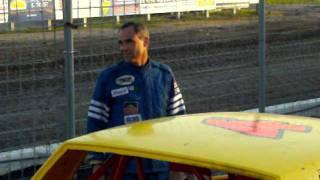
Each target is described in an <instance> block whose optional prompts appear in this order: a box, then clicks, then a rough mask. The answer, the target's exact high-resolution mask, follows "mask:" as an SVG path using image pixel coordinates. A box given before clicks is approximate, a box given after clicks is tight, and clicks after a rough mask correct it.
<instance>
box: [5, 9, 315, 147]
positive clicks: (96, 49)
mask: <svg viewBox="0 0 320 180" xmlns="http://www.w3.org/2000/svg"><path fill="white" fill-rule="evenodd" d="M266 14H267V15H268V16H267V28H266V30H267V35H266V37H267V46H266V52H267V54H266V58H267V79H268V80H267V104H268V105H273V104H281V103H286V102H292V101H297V100H304V99H311V98H316V97H319V95H320V83H319V82H320V71H319V68H320V61H319V58H320V54H319V50H320V49H319V47H320V21H319V17H320V7H319V6H268V7H267V11H266ZM151 31H152V34H151V39H152V40H151V42H152V44H151V49H150V54H151V57H152V58H153V59H156V60H159V61H161V62H163V63H167V64H169V65H170V66H171V67H172V68H173V70H174V72H175V74H176V77H177V79H178V81H179V84H180V86H181V90H182V93H183V95H184V97H185V101H186V104H187V108H188V112H189V113H197V112H207V111H239V110H246V109H251V108H255V107H257V106H258V77H259V74H258V21H257V17H247V18H239V17H234V18H231V19H214V17H211V19H210V20H207V21H199V22H198V21H194V22H183V21H179V22H172V23H167V24H165V25H164V26H161V27H156V28H151ZM62 33H63V32H56V33H53V32H49V33H28V34H23V33H17V34H0V39H1V41H2V44H3V47H1V48H0V59H1V61H0V107H1V108H0V124H1V125H0V126H1V128H0V129H1V132H0V149H1V151H6V150H9V149H14V148H20V147H24V146H34V145H36V144H47V143H51V142H55V141H60V140H61V139H63V138H64V137H65V136H64V128H63V127H64V125H65V122H64V121H65V108H66V103H65V95H64V80H63V74H64V73H63V53H62V52H63V39H62V37H63V34H62ZM115 33H116V31H115V30H110V29H87V30H83V29H81V30H75V31H74V35H75V49H76V51H77V53H76V54H75V55H76V58H75V81H76V118H77V133H78V134H81V133H84V131H85V121H86V113H87V107H88V102H89V100H90V96H91V93H92V88H93V86H94V84H95V80H96V77H97V75H98V74H99V72H100V71H101V70H102V69H103V68H104V67H106V66H108V65H110V64H112V63H115V62H117V60H118V58H119V57H120V56H119V54H118V53H117V45H116V39H115V38H114V37H115ZM311 116H315V115H311Z"/></svg>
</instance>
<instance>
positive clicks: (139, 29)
mask: <svg viewBox="0 0 320 180" xmlns="http://www.w3.org/2000/svg"><path fill="white" fill-rule="evenodd" d="M128 27H133V29H134V32H135V33H136V34H139V33H140V34H141V35H142V36H143V37H147V38H149V30H148V28H147V27H146V26H145V25H143V24H141V23H135V22H127V23H124V24H123V25H122V26H121V27H120V29H119V31H120V30H122V29H126V28H128Z"/></svg>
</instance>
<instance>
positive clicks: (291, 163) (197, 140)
mask: <svg viewBox="0 0 320 180" xmlns="http://www.w3.org/2000/svg"><path fill="white" fill-rule="evenodd" d="M91 151H95V152H108V153H112V154H113V156H112V158H110V159H109V160H108V161H107V162H106V163H105V164H104V165H103V166H102V167H101V168H100V169H99V170H98V171H97V172H96V173H95V174H93V175H91V176H90V177H89V178H88V179H97V178H99V176H101V175H103V174H104V172H105V171H106V170H107V169H111V170H112V172H111V177H110V179H121V177H122V175H123V173H124V170H123V169H124V167H126V162H127V161H128V159H131V158H134V159H136V163H137V164H138V166H137V167H138V168H137V174H138V176H139V179H144V174H143V165H142V164H141V159H140V158H150V159H157V160H163V161H168V162H170V163H171V168H172V170H174V171H181V172H187V173H189V174H190V173H191V174H193V175H194V176H195V177H197V178H198V179H205V177H208V176H209V177H210V178H212V179H219V178H222V179H223V178H224V179H250V180H251V179H276V180H319V172H320V121H319V119H316V118H307V117H299V116H287V115H274V114H259V113H238V112H237V113H231V112H229V113H202V114H192V115H183V116H173V117H166V118H159V119H154V120H148V121H143V122H138V123H133V124H128V125H124V126H119V127H116V128H111V129H107V130H103V131H98V132H95V133H92V134H88V135H84V136H81V137H77V138H74V139H70V140H68V141H66V142H64V143H63V144H62V145H61V146H60V147H59V148H58V149H57V150H56V151H55V152H54V153H53V154H52V155H51V156H50V158H49V159H48V160H47V161H46V162H45V163H44V164H43V165H42V167H41V168H40V169H39V170H38V171H37V173H36V174H35V175H34V177H33V179H59V180H62V179H72V178H73V177H74V175H75V174H76V173H77V170H78V168H79V167H80V165H81V163H82V162H83V160H84V158H85V157H86V155H87V153H88V152H91ZM212 170H218V171H222V172H225V173H226V174H224V175H222V176H221V175H219V176H213V175H212V174H210V173H211V172H212Z"/></svg>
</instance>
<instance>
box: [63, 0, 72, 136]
mask: <svg viewBox="0 0 320 180" xmlns="http://www.w3.org/2000/svg"><path fill="white" fill-rule="evenodd" d="M63 22H64V45H65V51H64V57H65V59H64V78H65V90H66V97H67V109H66V110H67V112H66V114H67V121H66V133H67V134H66V135H67V137H66V138H72V137H74V136H75V108H74V102H75V95H74V94H75V90H74V62H73V60H74V56H73V54H74V49H73V34H72V27H73V24H72V23H73V21H72V0H64V1H63Z"/></svg>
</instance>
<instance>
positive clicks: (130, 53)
mask: <svg viewBox="0 0 320 180" xmlns="http://www.w3.org/2000/svg"><path fill="white" fill-rule="evenodd" d="M119 46H120V52H121V54H122V56H123V57H124V58H125V59H126V60H128V61H130V62H132V63H137V62H138V61H139V60H140V59H141V57H142V56H143V55H144V53H145V52H146V51H147V46H148V39H147V38H143V37H141V35H139V34H136V33H135V32H134V29H133V27H127V28H125V29H122V30H120V31H119Z"/></svg>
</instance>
